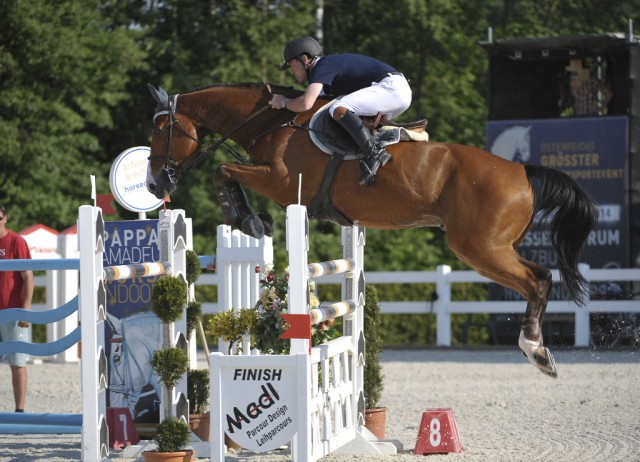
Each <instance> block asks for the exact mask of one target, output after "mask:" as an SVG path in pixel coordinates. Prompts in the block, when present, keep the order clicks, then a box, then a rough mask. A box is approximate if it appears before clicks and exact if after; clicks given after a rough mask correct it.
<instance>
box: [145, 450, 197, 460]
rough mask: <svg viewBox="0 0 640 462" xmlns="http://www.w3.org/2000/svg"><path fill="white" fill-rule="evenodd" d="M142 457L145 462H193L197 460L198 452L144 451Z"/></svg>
mask: <svg viewBox="0 0 640 462" xmlns="http://www.w3.org/2000/svg"><path fill="white" fill-rule="evenodd" d="M142 457H143V458H144V462H191V461H193V460H194V459H195V458H196V452H195V451H192V450H189V451H178V452H158V451H144V452H143V453H142Z"/></svg>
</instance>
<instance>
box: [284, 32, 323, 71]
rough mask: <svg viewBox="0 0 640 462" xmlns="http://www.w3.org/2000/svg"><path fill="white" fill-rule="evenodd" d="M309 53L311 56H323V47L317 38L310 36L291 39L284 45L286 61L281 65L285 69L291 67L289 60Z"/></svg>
mask: <svg viewBox="0 0 640 462" xmlns="http://www.w3.org/2000/svg"><path fill="white" fill-rule="evenodd" d="M304 54H308V55H309V56H311V57H314V56H321V55H322V47H321V46H320V44H319V43H318V41H317V40H316V39H314V38H313V37H310V36H308V35H307V36H305V37H298V38H297V39H293V40H291V41H290V42H289V43H287V45H286V46H285V47H284V63H282V65H281V66H280V69H282V70H283V71H284V70H286V69H288V68H289V61H291V60H292V59H293V58H297V57H298V56H300V55H304Z"/></svg>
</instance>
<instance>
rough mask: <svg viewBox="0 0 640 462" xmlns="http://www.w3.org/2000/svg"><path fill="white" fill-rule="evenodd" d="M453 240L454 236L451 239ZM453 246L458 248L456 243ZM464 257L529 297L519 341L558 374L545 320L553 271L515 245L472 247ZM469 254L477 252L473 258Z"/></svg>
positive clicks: (544, 366)
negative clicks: (546, 337)
mask: <svg viewBox="0 0 640 462" xmlns="http://www.w3.org/2000/svg"><path fill="white" fill-rule="evenodd" d="M449 242H450V244H452V242H451V240H450V241H449ZM453 244H454V245H453V246H452V249H454V251H455V248H454V246H455V243H453ZM466 250H467V251H466V252H465V254H464V257H463V256H462V255H461V254H460V253H459V252H456V253H458V255H459V256H460V258H461V259H462V260H464V261H466V262H467V263H469V264H470V265H471V266H472V267H473V268H475V270H476V271H477V272H478V273H480V274H481V275H483V276H486V277H488V278H490V279H492V280H493V281H495V282H497V283H498V284H501V285H503V286H505V287H508V288H510V289H513V290H515V291H516V292H518V293H520V294H521V295H522V296H524V297H525V298H526V299H527V310H526V312H525V314H524V318H523V320H522V327H521V331H520V338H519V341H518V344H519V346H520V348H521V349H522V351H523V352H524V354H525V356H526V357H527V359H529V361H530V362H531V363H532V364H533V365H534V366H536V367H537V368H538V369H540V371H541V372H542V373H544V374H546V375H548V376H550V377H554V378H555V377H557V375H558V374H557V371H556V366H555V361H554V360H553V356H552V355H551V352H550V351H549V350H548V349H547V348H545V347H544V346H543V340H542V320H543V318H544V314H545V311H546V308H547V301H548V299H549V293H550V290H551V272H550V271H549V270H548V269H546V268H544V267H542V266H539V265H536V264H535V263H532V262H530V261H528V260H525V259H524V258H522V257H521V256H520V255H518V254H517V252H516V251H515V250H514V249H513V248H512V247H506V248H493V249H486V248H483V249H478V248H476V249H474V251H472V252H470V251H469V249H466ZM469 255H473V256H472V257H471V258H469Z"/></svg>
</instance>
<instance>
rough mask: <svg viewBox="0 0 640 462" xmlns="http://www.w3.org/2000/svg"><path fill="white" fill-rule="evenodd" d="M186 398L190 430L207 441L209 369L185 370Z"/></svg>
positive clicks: (209, 424) (208, 424)
mask: <svg viewBox="0 0 640 462" xmlns="http://www.w3.org/2000/svg"><path fill="white" fill-rule="evenodd" d="M187 398H188V399H189V427H190V428H191V431H192V432H193V433H195V434H196V435H197V436H198V438H200V439H201V440H202V441H209V431H210V429H211V414H210V413H209V369H192V370H189V371H188V372H187Z"/></svg>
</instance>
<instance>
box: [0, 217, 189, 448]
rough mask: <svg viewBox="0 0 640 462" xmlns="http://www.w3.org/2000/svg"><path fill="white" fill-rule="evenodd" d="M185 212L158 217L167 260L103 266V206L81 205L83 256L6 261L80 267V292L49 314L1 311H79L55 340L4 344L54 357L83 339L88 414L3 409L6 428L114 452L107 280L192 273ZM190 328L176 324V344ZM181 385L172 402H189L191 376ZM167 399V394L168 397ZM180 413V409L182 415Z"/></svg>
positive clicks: (8, 267) (28, 316)
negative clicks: (66, 436) (69, 436)
mask: <svg viewBox="0 0 640 462" xmlns="http://www.w3.org/2000/svg"><path fill="white" fill-rule="evenodd" d="M184 230H185V228H184V211H181V210H180V211H178V210H176V211H167V212H161V214H160V219H159V221H158V235H159V241H160V258H161V262H159V263H158V262H155V263H149V264H140V265H131V266H114V267H107V268H104V267H103V252H104V249H105V247H104V240H105V237H104V221H103V218H102V211H101V210H100V209H99V208H97V207H92V206H88V205H85V206H81V207H80V209H79V215H78V237H79V250H80V258H79V259H70V260H3V261H0V270H2V271H25V270H56V269H57V270H69V269H78V270H79V271H80V288H79V293H78V296H77V297H75V298H74V299H72V300H71V301H69V302H68V303H66V304H65V305H63V306H61V307H59V308H57V309H54V310H51V311H49V312H45V313H39V312H33V311H30V310H23V309H21V308H11V309H6V310H2V311H0V321H1V322H5V321H17V320H21V321H27V322H31V323H36V324H49V323H52V322H56V321H60V320H61V319H63V318H65V317H67V316H69V315H70V314H71V313H73V312H76V311H79V316H80V320H81V325H80V326H78V327H76V328H75V329H74V330H73V331H72V332H71V333H69V334H68V335H66V336H65V337H62V338H60V339H58V340H56V341H54V342H50V343H45V344H31V343H25V342H19V341H10V342H3V343H1V344H0V354H6V353H15V352H18V353H27V354H29V355H34V356H50V355H53V354H56V353H59V352H61V351H64V350H66V349H67V348H69V347H71V346H73V345H74V344H76V343H77V342H78V341H79V340H80V339H82V369H81V386H82V392H83V393H82V394H83V399H82V414H31V413H0V433H51V432H53V433H77V432H80V433H81V434H82V448H81V453H82V460H83V461H101V460H107V458H108V456H109V433H108V427H107V421H106V391H107V386H108V379H107V358H106V353H105V329H104V322H105V319H106V300H107V297H106V289H105V280H107V281H108V280H122V279H127V278H132V277H142V276H158V275H161V274H169V273H171V274H173V275H183V278H184V275H185V273H186V258H185V251H186V245H185V235H184ZM183 324H184V322H183ZM184 330H185V328H184V327H182V328H181V326H180V325H177V326H176V333H175V334H173V333H172V335H173V336H174V337H173V341H174V344H176V343H179V342H185V340H184V337H185V334H184ZM181 382H183V383H182V387H181V386H180V385H179V386H178V387H176V390H175V392H174V393H175V396H174V397H173V400H172V405H173V406H174V411H175V407H176V406H177V405H178V403H180V402H186V381H185V380H183V381H181ZM163 399H165V398H164V397H163ZM178 415H180V414H178Z"/></svg>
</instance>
